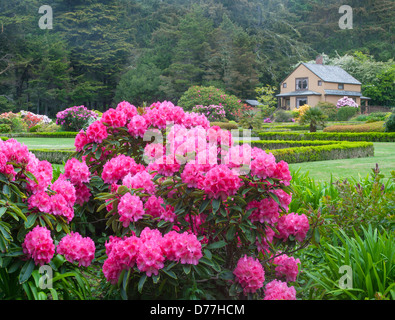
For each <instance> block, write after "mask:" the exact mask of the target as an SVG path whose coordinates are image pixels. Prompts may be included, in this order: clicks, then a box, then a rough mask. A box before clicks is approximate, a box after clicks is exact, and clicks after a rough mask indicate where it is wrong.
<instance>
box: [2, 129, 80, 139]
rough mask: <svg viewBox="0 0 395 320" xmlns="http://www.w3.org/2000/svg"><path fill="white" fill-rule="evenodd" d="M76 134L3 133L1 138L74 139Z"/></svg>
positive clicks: (62, 132)
mask: <svg viewBox="0 0 395 320" xmlns="http://www.w3.org/2000/svg"><path fill="white" fill-rule="evenodd" d="M77 134H78V132H70V131H61V132H20V133H4V134H2V136H4V137H8V138H18V137H19V138H21V137H25V138H75V137H76V135H77Z"/></svg>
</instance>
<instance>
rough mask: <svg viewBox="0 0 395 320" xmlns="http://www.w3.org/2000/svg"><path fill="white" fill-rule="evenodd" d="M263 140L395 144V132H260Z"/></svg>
mask: <svg viewBox="0 0 395 320" xmlns="http://www.w3.org/2000/svg"><path fill="white" fill-rule="evenodd" d="M258 135H259V137H260V138H261V139H263V140H297V141H300V140H335V141H366V142H395V132H363V133H354V132H353V133H351V132H308V133H298V132H260V133H259V134H258Z"/></svg>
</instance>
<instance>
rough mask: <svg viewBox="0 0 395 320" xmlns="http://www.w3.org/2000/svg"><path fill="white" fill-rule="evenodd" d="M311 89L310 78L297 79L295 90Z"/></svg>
mask: <svg viewBox="0 0 395 320" xmlns="http://www.w3.org/2000/svg"><path fill="white" fill-rule="evenodd" d="M308 88H309V80H308V78H297V79H296V84H295V89H296V90H307V89H308Z"/></svg>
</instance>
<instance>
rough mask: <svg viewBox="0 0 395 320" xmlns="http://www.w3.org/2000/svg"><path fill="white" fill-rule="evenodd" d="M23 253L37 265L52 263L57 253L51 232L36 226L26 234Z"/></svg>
mask: <svg viewBox="0 0 395 320" xmlns="http://www.w3.org/2000/svg"><path fill="white" fill-rule="evenodd" d="M22 248H23V253H25V254H26V255H27V257H28V258H29V259H30V258H33V260H34V263H35V264H36V265H38V264H39V265H40V266H42V265H43V264H47V263H49V262H50V261H51V259H52V257H53V255H54V253H55V245H54V242H53V240H52V238H51V232H50V231H49V230H48V229H47V228H45V227H41V226H36V227H35V228H34V229H33V230H31V231H30V232H28V233H27V234H26V237H25V240H24V242H23V243H22Z"/></svg>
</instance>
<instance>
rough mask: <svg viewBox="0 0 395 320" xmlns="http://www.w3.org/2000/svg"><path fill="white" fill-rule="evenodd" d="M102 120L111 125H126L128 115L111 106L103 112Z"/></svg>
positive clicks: (115, 126) (116, 126) (117, 126)
mask: <svg viewBox="0 0 395 320" xmlns="http://www.w3.org/2000/svg"><path fill="white" fill-rule="evenodd" d="M100 121H101V122H102V123H104V124H106V125H107V126H109V127H113V128H119V127H124V126H126V121H127V117H126V114H125V113H123V112H122V111H119V110H115V109H113V108H110V109H108V110H107V111H105V112H104V113H103V115H102V117H101V119H100Z"/></svg>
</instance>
